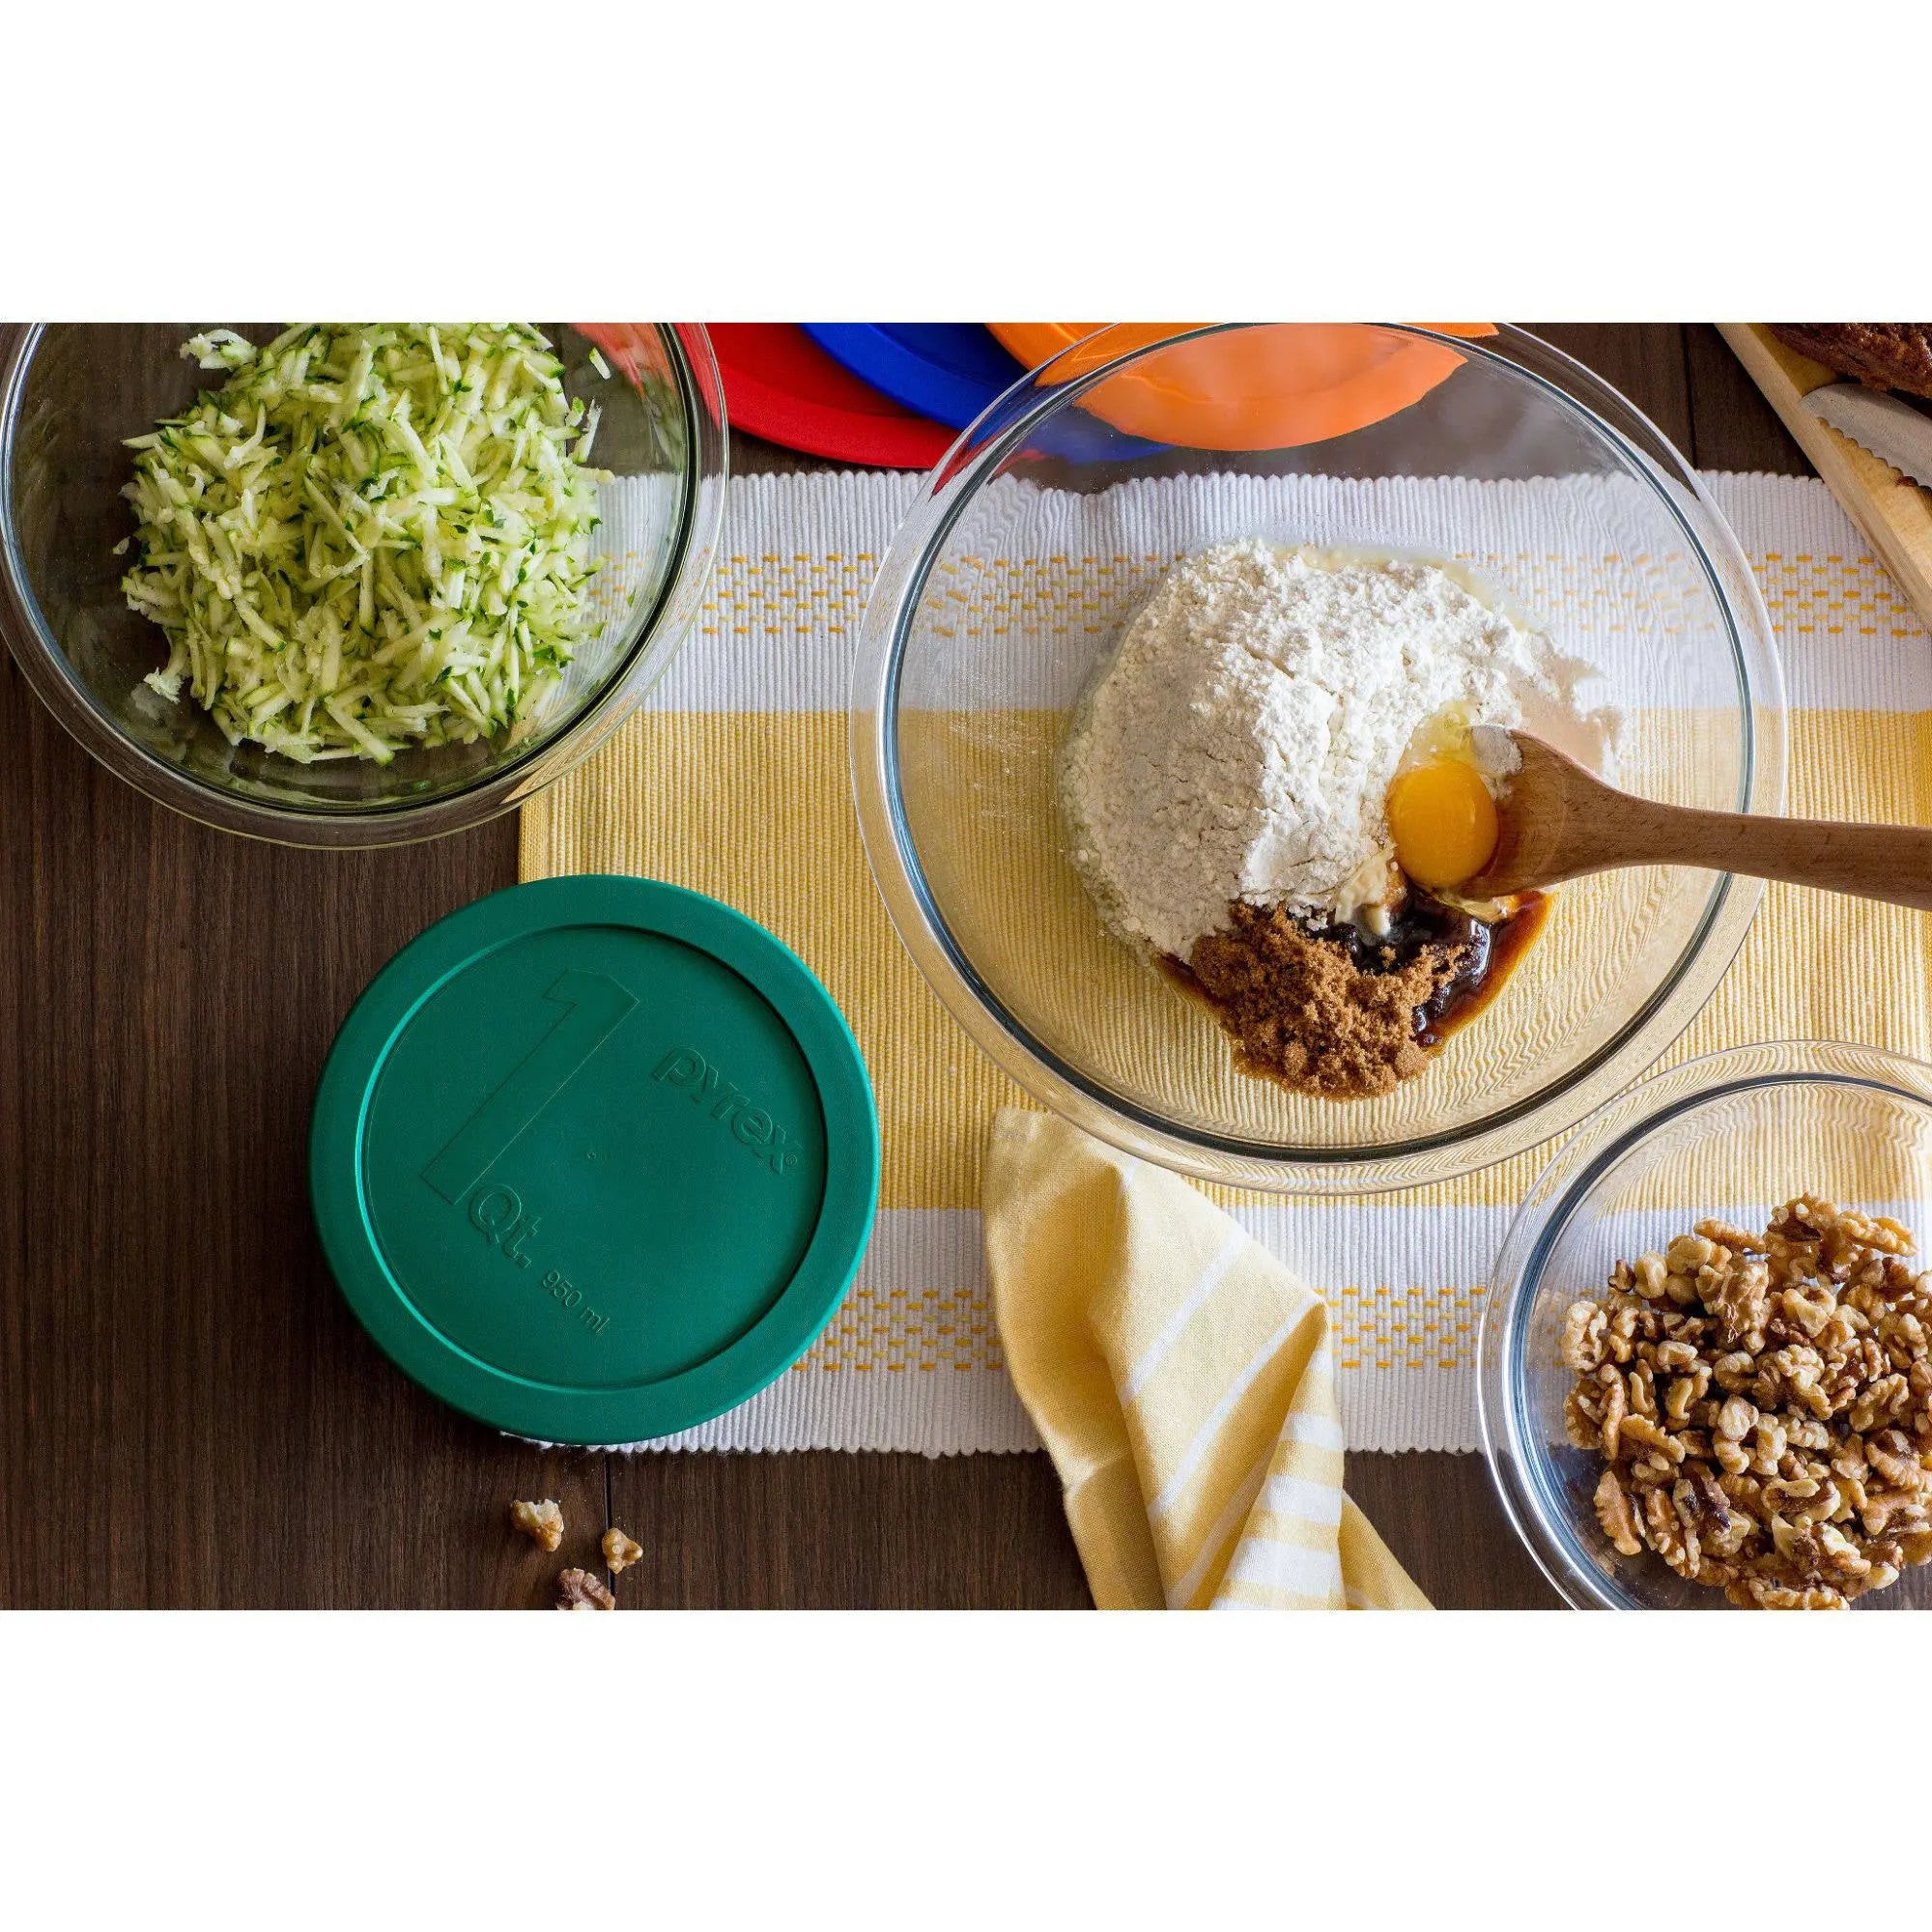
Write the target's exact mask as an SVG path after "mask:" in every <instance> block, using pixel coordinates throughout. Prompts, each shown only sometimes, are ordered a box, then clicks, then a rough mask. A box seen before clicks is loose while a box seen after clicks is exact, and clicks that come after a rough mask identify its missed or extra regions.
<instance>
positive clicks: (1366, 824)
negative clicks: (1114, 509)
mask: <svg viewBox="0 0 1932 1932" xmlns="http://www.w3.org/2000/svg"><path fill="white" fill-rule="evenodd" d="M1589 674H1590V668H1589V667H1588V666H1586V665H1583V664H1581V663H1579V662H1577V660H1574V659H1570V658H1566V657H1564V656H1562V655H1561V654H1560V653H1559V652H1558V651H1557V650H1556V649H1555V647H1554V646H1553V645H1552V644H1551V643H1550V642H1549V640H1548V639H1547V638H1544V637H1541V636H1539V635H1537V634H1536V633H1535V632H1532V631H1529V630H1527V629H1524V628H1523V627H1522V626H1520V625H1519V624H1517V623H1515V622H1513V621H1512V620H1511V619H1510V618H1509V617H1508V616H1506V615H1504V614H1503V613H1502V612H1501V611H1497V610H1496V609H1495V608H1494V607H1493V606H1492V605H1491V604H1489V603H1487V602H1485V601H1484V600H1483V599H1482V598H1481V597H1479V596H1477V595H1475V594H1474V593H1473V592H1472V591H1471V590H1470V589H1469V588H1468V587H1466V586H1465V584H1464V583H1463V582H1460V581H1459V580H1458V578H1457V577H1455V576H1453V575H1451V573H1450V571H1449V570H1447V569H1443V568H1439V567H1437V566H1435V565H1433V564H1428V563H1419V562H1411V561H1406V560H1403V559H1398V558H1362V557H1355V556H1351V555H1348V554H1342V553H1323V552H1316V551H1307V550H1301V551H1289V550H1278V549H1276V548H1274V547H1273V546H1271V545H1268V544H1264V543H1261V542H1256V541H1253V540H1249V541H1245V542H1240V543H1232V544H1223V545H1220V546H1218V547H1217V548H1215V549H1212V550H1208V551H1204V552H1202V553H1201V554H1199V555H1198V556H1193V557H1189V558H1187V559H1186V560H1185V561H1183V562H1182V563H1180V564H1179V565H1178V566H1176V568H1175V569H1174V570H1173V571H1171V572H1170V573H1169V574H1168V576H1167V577H1166V578H1165V579H1163V581H1162V582H1161V583H1160V584H1159V586H1158V587H1157V588H1156V589H1155V591H1154V593H1153V595H1152V597H1151V599H1150V600H1149V602H1148V603H1147V605H1146V606H1145V607H1144V608H1143V609H1142V611H1140V613H1139V614H1138V615H1137V616H1136V617H1135V618H1134V619H1133V621H1132V622H1131V623H1130V624H1129V625H1128V626H1127V628H1126V631H1125V632H1124V634H1123V635H1122V639H1121V642H1120V644H1119V646H1118V648H1117V649H1116V651H1115V653H1114V655H1113V657H1112V659H1111V660H1110V661H1109V662H1108V663H1107V664H1106V665H1105V666H1104V667H1103V668H1102V669H1101V671H1100V673H1099V675H1098V677H1097V678H1096V680H1095V682H1094V685H1093V686H1092V687H1091V688H1090V689H1089V691H1088V693H1087V695H1086V696H1085V697H1084V698H1083V700H1082V702H1081V706H1080V709H1079V711H1078V713H1077V715H1076V717H1075V719H1074V723H1073V728H1072V731H1071V733H1070V735H1069V737H1068V740H1067V745H1066V750H1065V757H1064V762H1063V765H1062V773H1061V778H1062V793H1063V802H1064V807H1065V813H1066V817H1067V821H1068V825H1069V827H1070V830H1071V834H1072V838H1071V845H1072V857H1073V860H1074V863H1075V865H1076V866H1077V867H1079V869H1080V871H1081V874H1082V876H1083V877H1084V878H1085V879H1086V881H1087V884H1088V887H1089V889H1090V890H1091V891H1092V892H1093V894H1094V897H1095V899H1096V900H1097V901H1098V903H1099V905H1100V908H1101V911H1102V913H1103V914H1104V915H1105V917H1106V918H1107V921H1108V923H1110V924H1111V925H1113V926H1114V927H1115V929H1116V930H1117V931H1118V932H1120V934H1121V935H1122V937H1123V938H1125V939H1127V940H1128V941H1130V942H1133V943H1136V944H1139V945H1142V946H1145V947H1149V948H1151V949H1152V950H1153V951H1155V952H1163V953H1171V954H1173V955H1175V956H1176V957H1178V958H1180V959H1182V960H1184V959H1186V958H1187V957H1188V955H1189V953H1190V952H1191V951H1192V949H1193V946H1194V944H1195V942H1196V941H1197V940H1199V939H1201V938H1203V937H1205V936H1206V935H1207V934H1208V933H1211V932H1216V931H1219V930H1222V929H1224V928H1225V927H1226V926H1227V924H1228V923H1229V907H1230V906H1231V905H1232V904H1233V903H1235V902H1236V901H1239V900H1245V901H1246V902H1248V903H1249V904H1252V905H1278V904H1287V905H1292V906H1294V907H1297V908H1303V909H1306V910H1307V911H1309V912H1310V913H1311V914H1313V915H1315V916H1317V917H1318V918H1348V917H1350V916H1351V915H1352V914H1353V913H1354V912H1355V911H1356V910H1358V909H1359V908H1360V907H1362V906H1364V905H1369V904H1373V903H1375V902H1377V901H1378V899H1379V898H1380V897H1381V895H1382V894H1383V892H1384V890H1385V889H1386V884H1387V881H1388V879H1389V878H1390V876H1391V874H1390V869H1389V868H1390V863H1391V854H1390V847H1389V838H1388V825H1387V821H1386V819H1385V817H1384V815H1383V798H1384V795H1385V794H1386V792H1387V790H1388V785H1389V781H1390V780H1391V779H1392V778H1393V777H1394V776H1395V773H1396V769H1397V767H1398V765H1399V764H1400V763H1401V761H1402V757H1403V753H1404V752H1405V751H1406V749H1407V747H1408V745H1409V742H1410V740H1411V739H1412V738H1413V737H1414V736H1415V733H1416V731H1417V729H1418V727H1420V726H1422V725H1425V724H1428V723H1429V722H1430V721H1431V720H1433V719H1435V718H1436V717H1437V716H1438V715H1439V714H1441V713H1443V712H1445V711H1450V710H1452V709H1461V710H1463V711H1465V712H1466V713H1467V715H1468V716H1469V717H1470V718H1472V719H1474V720H1478V721H1480V722H1483V723H1486V724H1492V725H1525V724H1526V725H1529V727H1530V728H1532V729H1535V730H1536V731H1538V733H1539V734H1540V735H1543V736H1546V737H1553V738H1555V739H1556V740H1557V742H1565V741H1567V742H1565V748H1566V749H1569V750H1573V751H1577V752H1579V753H1580V754H1582V755H1585V756H1586V758H1587V759H1588V761H1589V762H1591V763H1601V761H1602V757H1603V753H1604V746H1605V738H1606V736H1607V732H1608V729H1609V723H1610V721H1609V719H1608V716H1607V714H1604V713H1595V714H1591V715H1590V716H1588V717H1585V716H1584V715H1583V714H1582V713H1580V712H1579V710H1578V707H1577V699H1576V688H1577V684H1578V682H1579V681H1580V680H1581V679H1582V678H1584V677H1586V676H1588V675H1589ZM1579 739H1580V740H1582V741H1583V742H1582V743H1581V744H1579V742H1578V741H1579Z"/></svg>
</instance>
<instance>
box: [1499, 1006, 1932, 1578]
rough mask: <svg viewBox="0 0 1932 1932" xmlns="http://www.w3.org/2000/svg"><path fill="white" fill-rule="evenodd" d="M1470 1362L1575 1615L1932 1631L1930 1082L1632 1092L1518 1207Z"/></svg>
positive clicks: (1814, 1055)
mask: <svg viewBox="0 0 1932 1932" xmlns="http://www.w3.org/2000/svg"><path fill="white" fill-rule="evenodd" d="M1479 1363H1480V1366H1479V1381H1478V1395H1479V1406H1480V1411H1481V1422H1482V1433H1483V1444H1484V1448H1485V1451H1486V1453H1487V1455H1488V1457H1489V1462H1490V1469H1491V1474H1492V1477H1493V1478H1494V1480H1495V1484H1496V1489H1497V1492H1498V1493H1499V1494H1500V1496H1501V1498H1502V1501H1503V1505H1504V1507H1505V1509H1506V1510H1507V1511H1508V1512H1509V1515H1510V1518H1511V1520H1513V1521H1514V1523H1515V1524H1516V1527H1517V1529H1518V1531H1519V1533H1520V1535H1521V1537H1522V1539H1523V1541H1524V1543H1525V1544H1526V1545H1527V1546H1528V1547H1529V1549H1530V1551H1531V1553H1532V1554H1533V1555H1534V1556H1535V1558H1536V1560H1537V1562H1538V1563H1539V1564H1540V1565H1541V1567H1542V1569H1543V1571H1544V1574H1545V1575H1546V1576H1547V1577H1548V1578H1549V1580H1550V1582H1551V1583H1552V1584H1553V1585H1554V1586H1555V1588H1556V1589H1557V1591H1558V1592H1559V1593H1560V1594H1561V1595H1562V1596H1563V1597H1564V1599H1565V1600H1566V1601H1567V1602H1568V1603H1570V1604H1571V1605H1574V1606H1576V1607H1577V1608H1605V1609H1646V1608H1670V1609H1702V1608H1708V1609H1724V1608H1741V1609H1842V1608H1849V1607H1857V1608H1860V1609H1914V1608H1923V1607H1928V1606H1932V1067H1928V1066H1926V1065H1921V1064H1920V1063H1918V1062H1917V1061H1912V1060H1906V1059H1903V1058H1901V1057H1899V1056H1897V1055H1894V1054H1888V1053H1882V1052H1878V1051H1876V1050H1873V1049H1869V1048H1864V1047H1858V1046H1849V1045H1841V1044H1835V1043H1831V1042H1821V1041H1795V1042H1784V1043H1778V1044H1773V1045H1765V1046H1753V1047H1747V1048H1742V1049H1739V1050H1737V1051H1734V1052H1728V1053H1719V1054H1713V1055H1710V1056H1707V1057H1706V1058H1703V1059H1701V1060H1692V1061H1687V1062H1685V1063H1684V1064H1683V1065H1678V1066H1675V1067H1672V1068H1671V1069H1669V1070H1668V1071H1667V1072H1664V1073H1662V1074H1659V1075H1657V1076H1656V1077H1655V1078H1652V1079H1650V1080H1646V1081H1644V1082H1641V1083H1640V1084H1639V1085H1637V1086H1636V1087H1634V1088H1632V1089H1631V1090H1630V1091H1628V1092H1627V1093H1625V1094H1622V1095H1620V1096H1619V1097H1618V1098H1617V1099H1615V1100H1613V1101H1611V1102H1610V1103H1609V1104H1608V1105H1607V1106H1605V1107H1604V1108H1602V1109H1601V1110H1599V1112H1598V1113H1597V1114H1595V1115H1594V1116H1592V1118H1591V1119H1590V1120H1589V1121H1588V1122H1586V1123H1585V1124H1584V1126H1583V1127H1582V1129H1581V1130H1580V1131H1579V1132H1578V1133H1577V1136H1576V1137H1575V1138H1574V1139H1573V1140H1572V1141H1571V1142H1569V1143H1568V1144H1567V1145H1566V1146H1565V1147H1564V1148H1563V1150H1562V1151H1561V1152H1560V1153H1559V1154H1558V1155H1557V1157H1556V1158H1555V1159H1554V1160H1553V1161H1552V1162H1551V1163H1550V1165H1549V1166H1548V1168H1547V1169H1546V1170H1545V1171H1544V1173H1543V1174H1542V1175H1541V1176H1540V1177H1539V1178H1538V1179H1537V1180H1536V1182H1535V1184H1534V1185H1533V1186H1532V1188H1531V1189H1530V1192H1529V1195H1528V1197H1527V1199H1526V1200H1525V1202H1524V1204H1523V1207H1522V1208H1521V1210H1520V1213H1519V1214H1518V1216H1517V1219H1516V1221H1515V1223H1514V1224H1513V1226H1512V1228H1511V1230H1510V1233H1509V1236H1508V1238H1507V1239H1506V1241H1505V1243H1504V1246H1503V1250H1502V1253H1501V1254H1500V1255H1499V1256H1498V1258H1497V1262H1496V1266H1495V1271H1494V1274H1493V1277H1492V1282H1491V1285H1490V1290H1489V1293H1488V1294H1487V1296H1486V1298H1485V1305H1484V1311H1483V1322H1482V1331H1481V1336H1480V1341H1479Z"/></svg>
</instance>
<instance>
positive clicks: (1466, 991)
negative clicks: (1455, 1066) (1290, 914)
mask: <svg viewBox="0 0 1932 1932" xmlns="http://www.w3.org/2000/svg"><path fill="white" fill-rule="evenodd" d="M1548 916H1549V900H1548V898H1547V897H1546V896H1545V895H1543V894H1542V893H1524V894H1523V895H1521V896H1520V898H1519V899H1518V900H1517V902H1516V905H1515V908H1514V909H1513V910H1512V911H1511V912H1509V913H1507V914H1506V915H1505V916H1504V917H1503V918H1501V919H1499V920H1497V921H1496V922H1495V923H1494V924H1490V923H1487V922H1485V921H1483V920H1480V919H1476V918H1474V917H1472V916H1471V915H1470V914H1468V913H1466V912H1461V911H1459V910H1458V909H1457V908H1456V907H1454V906H1451V905H1444V904H1443V902H1442V901H1441V900H1440V899H1438V898H1435V897H1433V896H1432V895H1430V894H1428V893H1425V892H1423V891H1422V890H1421V889H1420V888H1411V889H1410V891H1409V895H1408V897H1407V899H1406V901H1405V902H1404V904H1403V908H1402V910H1401V911H1400V912H1399V913H1397V914H1396V916H1395V919H1394V921H1393V923H1391V924H1390V926H1389V929H1388V931H1387V932H1386V933H1385V934H1383V935H1382V936H1381V937H1379V938H1378V937H1377V936H1376V935H1375V934H1373V933H1369V932H1364V931H1363V930H1362V928H1361V927H1360V926H1358V925H1355V924H1353V923H1351V922H1349V921H1343V922H1341V923H1332V924H1324V925H1311V926H1309V927H1308V931H1309V932H1310V933H1311V934H1312V935H1313V936H1314V937H1316V938H1318V939H1323V940H1326V941H1328V942H1329V943H1331V944H1333V945H1336V946H1340V947H1342V948H1343V949H1344V950H1345V951H1346V952H1348V954H1349V957H1350V959H1351V960H1352V961H1353V962H1354V964H1355V965H1356V967H1357V968H1358V969H1359V970H1360V971H1362V972H1364V973H1394V972H1400V971H1401V969H1402V968H1403V967H1405V966H1406V965H1407V964H1408V963H1409V962H1410V961H1411V960H1412V959H1414V958H1415V956H1416V955H1417V954H1418V953H1420V952H1426V951H1427V950H1429V949H1430V948H1432V947H1434V948H1438V949H1440V950H1441V951H1443V952H1460V953H1461V955H1462V956H1461V958H1460V960H1459V962H1458V964H1457V967H1456V971H1455V972H1454V973H1453V974H1452V975H1451V976H1450V977H1449V979H1447V980H1444V981H1443V983H1442V985H1441V986H1440V987H1439V988H1438V989H1437V990H1436V992H1435V995H1434V996H1433V997H1432V998H1431V999H1429V1000H1427V1001H1426V1002H1425V1003H1424V1004H1423V1005H1422V1006H1420V1007H1418V1008H1417V1009H1415V1037H1416V1039H1417V1041H1418V1042H1419V1043H1420V1044H1421V1045H1423V1046H1431V1047H1434V1046H1440V1045H1441V1044H1442V1042H1443V1041H1444V1040H1445V1039H1447V1038H1448V1037H1449V1036H1450V1035H1451V1034H1452V1033H1455V1032H1457V1031H1458V1030H1459V1029H1460V1028H1462V1027H1465V1026H1467V1025H1468V1023H1469V1022H1470V1021H1471V1020H1472V1019H1474V1018H1475V1017H1476V1015H1477V1014H1478V1013H1480V1012H1481V1011H1482V1010H1483V1009H1484V1008H1485V1007H1487V1006H1488V1005H1489V1004H1490V1002H1491V1001H1492V1000H1493V999H1494V998H1495V996H1496V995H1497V994H1498V993H1499V992H1501V991H1502V989H1503V982H1504V981H1505V980H1507V979H1508V978H1509V976H1510V974H1511V973H1512V972H1513V971H1515V969H1516V965H1517V962H1518V961H1519V960H1520V959H1521V957H1522V955H1523V954H1524V953H1525V952H1528V950H1529V947H1530V943H1531V941H1533V940H1534V939H1535V938H1536V935H1537V934H1538V933H1539V932H1541V931H1542V930H1543V923H1544V921H1545V920H1546V919H1547V918H1548Z"/></svg>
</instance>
